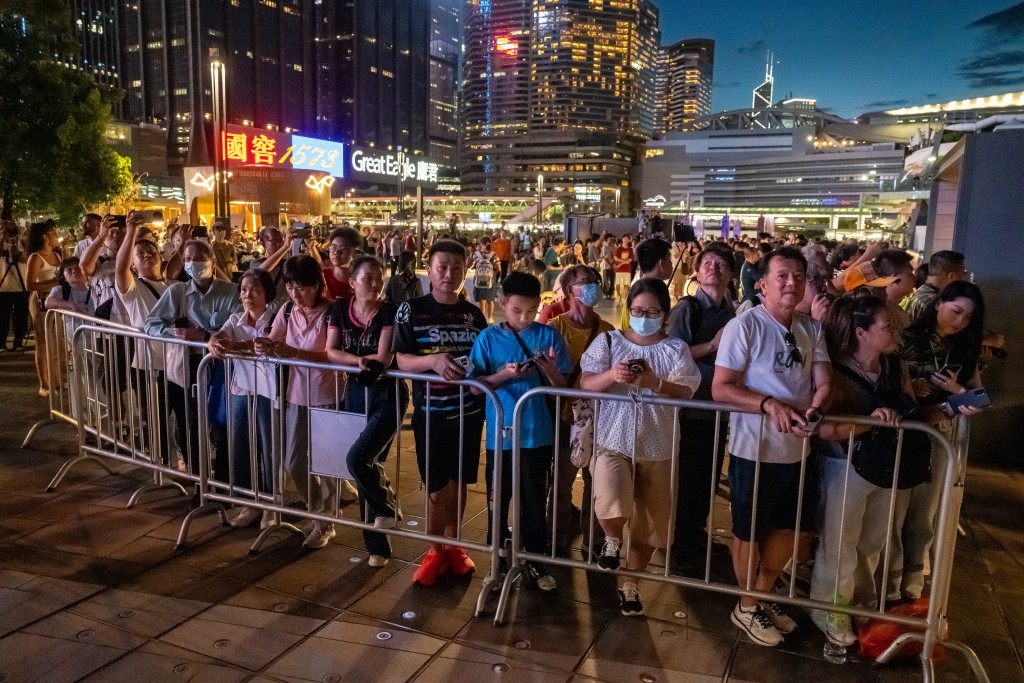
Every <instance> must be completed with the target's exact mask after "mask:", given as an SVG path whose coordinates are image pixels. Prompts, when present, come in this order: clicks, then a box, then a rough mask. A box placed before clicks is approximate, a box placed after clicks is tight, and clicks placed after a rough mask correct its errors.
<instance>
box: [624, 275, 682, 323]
mask: <svg viewBox="0 0 1024 683" xmlns="http://www.w3.org/2000/svg"><path fill="white" fill-rule="evenodd" d="M641 294H653V295H654V296H655V297H656V298H657V299H658V306H660V307H661V311H662V312H663V313H664V314H665V315H668V312H669V311H670V310H672V297H670V296H669V295H668V285H666V284H665V283H664V282H663V281H661V280H659V279H658V278H656V277H642V278H640V279H639V280H637V281H636V282H634V283H633V286H632V287H630V288H629V295H628V296H627V297H626V309H627V310H628V309H629V308H630V307H631V306H632V305H633V299H635V298H636V297H638V296H640V295H641Z"/></svg>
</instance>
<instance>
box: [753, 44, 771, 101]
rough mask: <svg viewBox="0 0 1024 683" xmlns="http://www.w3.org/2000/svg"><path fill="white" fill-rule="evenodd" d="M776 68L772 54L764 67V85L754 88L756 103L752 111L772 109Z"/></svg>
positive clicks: (769, 54)
mask: <svg viewBox="0 0 1024 683" xmlns="http://www.w3.org/2000/svg"><path fill="white" fill-rule="evenodd" d="M773 71H774V68H773V64H772V53H771V52H769V53H768V63H767V64H765V66H764V83H762V84H761V85H759V86H757V87H756V88H754V102H753V104H752V105H751V109H770V108H771V106H772V91H773V90H774V89H775V77H774V74H773Z"/></svg>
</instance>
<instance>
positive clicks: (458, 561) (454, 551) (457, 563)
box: [444, 545, 476, 576]
mask: <svg viewBox="0 0 1024 683" xmlns="http://www.w3.org/2000/svg"><path fill="white" fill-rule="evenodd" d="M444 552H445V554H446V555H447V556H448V562H449V563H450V564H451V567H452V574H455V575H456V576H465V575H466V574H472V573H473V570H474V569H476V565H475V564H474V563H473V560H471V559H469V555H467V554H466V551H465V550H463V549H462V548H460V547H458V546H455V545H450V546H447V547H446V548H445V549H444Z"/></svg>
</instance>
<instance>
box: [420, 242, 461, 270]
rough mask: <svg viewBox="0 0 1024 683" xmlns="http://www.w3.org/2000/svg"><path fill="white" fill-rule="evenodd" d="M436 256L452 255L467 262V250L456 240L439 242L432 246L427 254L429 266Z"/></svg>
mask: <svg viewBox="0 0 1024 683" xmlns="http://www.w3.org/2000/svg"><path fill="white" fill-rule="evenodd" d="M434 254H452V255H454V256H458V257H459V258H461V259H462V260H463V261H465V260H466V248H465V247H464V246H462V245H461V244H459V243H458V242H456V241H455V240H438V241H436V242H434V243H433V244H432V245H430V250H429V251H428V252H427V263H428V264H429V263H430V262H431V261H433V260H434Z"/></svg>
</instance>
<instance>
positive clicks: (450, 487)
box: [394, 240, 487, 586]
mask: <svg viewBox="0 0 1024 683" xmlns="http://www.w3.org/2000/svg"><path fill="white" fill-rule="evenodd" d="M427 274H428V276H429V278H430V285H431V293H430V294H427V295H426V296H422V297H418V298H416V299H410V300H409V301H407V302H405V303H404V304H402V305H401V306H400V307H399V309H398V313H397V314H396V316H395V344H394V349H395V354H396V357H397V359H398V367H399V368H400V369H401V370H403V371H405V372H417V373H429V372H433V373H435V374H437V375H439V376H441V377H442V378H444V379H445V380H448V381H453V380H458V379H462V378H463V377H464V376H465V375H466V373H467V372H468V369H469V368H468V365H469V351H470V349H471V348H472V346H473V342H474V341H475V340H476V337H477V334H479V332H480V331H481V330H483V329H484V328H485V327H487V320H486V319H485V318H484V315H483V313H481V312H480V309H479V308H477V307H476V306H474V305H473V304H471V303H469V302H467V301H464V300H462V299H460V298H459V295H458V291H459V288H460V287H461V286H462V282H463V279H464V278H465V275H466V250H465V248H464V247H463V246H462V245H461V244H459V243H458V242H454V241H452V240H439V241H438V242H435V243H434V245H433V246H432V247H431V248H430V251H429V252H428V254H427ZM429 386H430V392H429V401H428V395H427V383H424V382H414V383H413V406H414V410H413V416H412V426H413V435H414V436H415V439H416V461H417V463H418V465H419V469H420V476H421V477H422V479H423V481H424V482H426V485H427V491H428V493H429V495H430V506H429V508H428V514H427V533H430V534H435V535H439V536H441V535H443V536H448V537H451V538H455V537H457V536H458V532H459V529H458V523H459V517H460V515H461V514H462V512H464V511H465V506H466V485H467V484H473V483H476V480H477V471H478V469H479V466H480V436H481V433H482V430H483V423H484V410H483V408H484V403H483V400H482V398H481V397H480V396H476V395H474V394H472V393H470V392H469V391H468V390H465V389H462V388H461V387H458V386H453V385H451V384H445V383H440V382H438V383H430V384H429ZM428 435H429V438H428ZM460 451H461V456H462V457H461V458H460V457H459V456H460ZM460 497H461V501H462V510H460V509H459V500H460ZM474 568H475V566H474V564H473V561H472V560H471V559H469V557H468V556H467V555H466V551H465V550H464V549H463V548H461V547H458V546H454V545H448V546H444V545H442V544H440V543H434V544H431V548H430V550H429V551H428V552H427V554H426V556H425V557H424V558H423V562H422V563H421V564H420V566H419V568H418V569H417V570H416V572H415V573H414V574H413V581H414V582H416V583H420V584H422V585H424V586H431V585H433V584H434V582H435V581H437V577H438V576H440V575H442V574H444V573H445V572H447V571H448V570H449V569H450V570H451V571H452V573H454V574H456V575H459V576H462V575H466V574H469V573H470V572H472V571H473V569H474Z"/></svg>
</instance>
